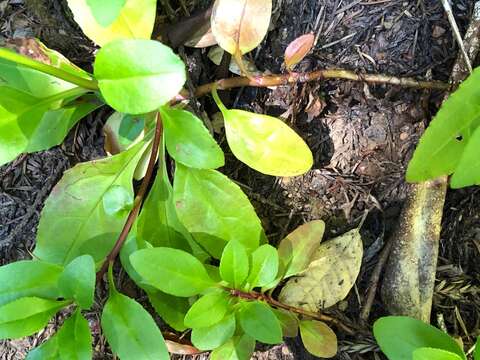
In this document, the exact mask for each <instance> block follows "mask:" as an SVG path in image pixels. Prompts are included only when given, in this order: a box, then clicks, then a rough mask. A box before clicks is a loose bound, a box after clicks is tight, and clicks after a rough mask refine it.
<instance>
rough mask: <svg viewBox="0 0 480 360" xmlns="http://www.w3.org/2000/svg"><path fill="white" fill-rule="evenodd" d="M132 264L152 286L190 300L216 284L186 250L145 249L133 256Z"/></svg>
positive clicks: (131, 258)
mask: <svg viewBox="0 0 480 360" xmlns="http://www.w3.org/2000/svg"><path fill="white" fill-rule="evenodd" d="M130 262H131V264H132V266H133V268H134V269H135V271H137V272H138V273H139V274H140V276H142V277H143V278H144V279H145V280H146V281H147V282H148V283H149V284H150V285H152V286H154V287H156V288H157V289H159V290H161V291H163V292H166V293H167V294H171V295H175V296H181V297H189V296H194V295H197V294H199V293H201V292H202V291H203V290H205V289H207V288H209V287H211V286H214V285H215V283H214V282H213V280H212V279H210V277H209V276H208V274H207V271H206V270H205V267H204V266H203V264H202V263H201V262H200V261H199V260H198V259H197V258H195V257H194V256H193V255H190V254H189V253H187V252H185V251H182V250H177V249H170V248H164V247H158V248H153V249H143V250H139V251H137V252H135V253H134V254H132V255H131V256H130Z"/></svg>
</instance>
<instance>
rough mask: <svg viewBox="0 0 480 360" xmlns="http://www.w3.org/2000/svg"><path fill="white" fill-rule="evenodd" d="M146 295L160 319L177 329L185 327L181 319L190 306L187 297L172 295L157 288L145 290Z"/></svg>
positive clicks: (182, 329) (181, 329) (180, 329)
mask: <svg viewBox="0 0 480 360" xmlns="http://www.w3.org/2000/svg"><path fill="white" fill-rule="evenodd" d="M147 295H148V300H150V304H152V306H153V308H154V309H155V311H156V312H157V313H158V315H160V317H161V318H162V320H164V321H165V322H166V323H167V324H168V325H170V326H171V327H172V328H174V329H175V330H177V331H184V330H186V329H187V327H186V326H185V324H184V321H183V319H184V318H185V315H186V314H187V311H188V308H189V307H190V303H189V302H188V298H183V297H178V296H172V295H169V294H165V293H163V292H161V291H158V290H155V291H147Z"/></svg>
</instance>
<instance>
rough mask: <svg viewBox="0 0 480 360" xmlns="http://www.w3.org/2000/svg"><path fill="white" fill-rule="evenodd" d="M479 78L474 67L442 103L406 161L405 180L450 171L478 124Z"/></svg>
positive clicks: (430, 176) (423, 177) (428, 177)
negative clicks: (410, 158)
mask: <svg viewBox="0 0 480 360" xmlns="http://www.w3.org/2000/svg"><path fill="white" fill-rule="evenodd" d="M479 81H480V69H479V68H477V69H475V70H474V72H473V73H472V74H471V75H470V76H469V77H468V78H467V80H465V81H464V82H463V83H462V84H461V85H460V87H459V88H458V90H457V91H455V92H454V93H453V94H452V95H450V97H449V98H448V99H447V101H445V103H444V104H443V105H442V107H441V108H440V110H439V111H438V113H437V115H436V116H435V118H434V119H433V120H432V122H431V123H430V125H429V126H428V128H427V130H426V131H425V133H424V134H423V136H422V138H421V139H420V143H419V144H418V146H417V148H416V150H415V153H414V154H413V158H412V160H411V161H410V163H409V164H408V169H407V175H406V177H407V181H410V182H420V181H425V180H429V179H434V178H436V177H438V176H440V175H450V174H452V173H453V172H454V170H455V169H456V167H457V166H458V164H459V161H460V157H461V155H462V153H463V152H464V150H465V148H466V146H467V144H468V143H469V141H470V138H471V136H472V133H473V132H474V131H475V129H476V128H477V127H478V125H480V86H478V83H479Z"/></svg>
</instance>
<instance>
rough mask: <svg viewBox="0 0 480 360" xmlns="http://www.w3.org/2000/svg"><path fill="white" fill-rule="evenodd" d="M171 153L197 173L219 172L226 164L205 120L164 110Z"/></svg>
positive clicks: (185, 113) (164, 122)
mask: <svg viewBox="0 0 480 360" xmlns="http://www.w3.org/2000/svg"><path fill="white" fill-rule="evenodd" d="M160 113H161V115H162V120H163V126H164V131H165V141H166V145H167V150H168V153H169V154H170V155H171V156H172V157H173V158H174V159H175V161H178V162H180V163H182V164H183V165H186V166H189V167H192V168H197V169H216V168H218V167H221V166H223V165H224V164H225V158H224V155H223V151H222V149H220V146H218V144H217V143H216V142H215V140H214V139H213V137H212V135H210V133H209V132H208V130H207V128H206V127H205V125H203V122H202V120H200V119H199V118H197V117H196V116H195V115H193V114H192V113H191V112H189V111H185V110H180V109H172V108H168V107H166V106H164V107H162V108H161V109H160Z"/></svg>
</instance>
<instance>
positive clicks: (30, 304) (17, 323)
mask: <svg viewBox="0 0 480 360" xmlns="http://www.w3.org/2000/svg"><path fill="white" fill-rule="evenodd" d="M68 304H69V302H68V301H55V300H47V299H41V298H38V297H24V298H20V299H17V300H14V301H12V302H9V303H8V304H5V305H3V306H1V307H0V339H18V338H21V337H24V336H28V335H32V334H34V333H36V332H37V331H39V330H40V329H42V328H44V327H45V326H46V325H47V324H48V321H49V320H50V319H51V318H52V316H53V315H55V313H56V312H57V311H58V310H60V309H61V308H63V307H64V306H66V305H68Z"/></svg>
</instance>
